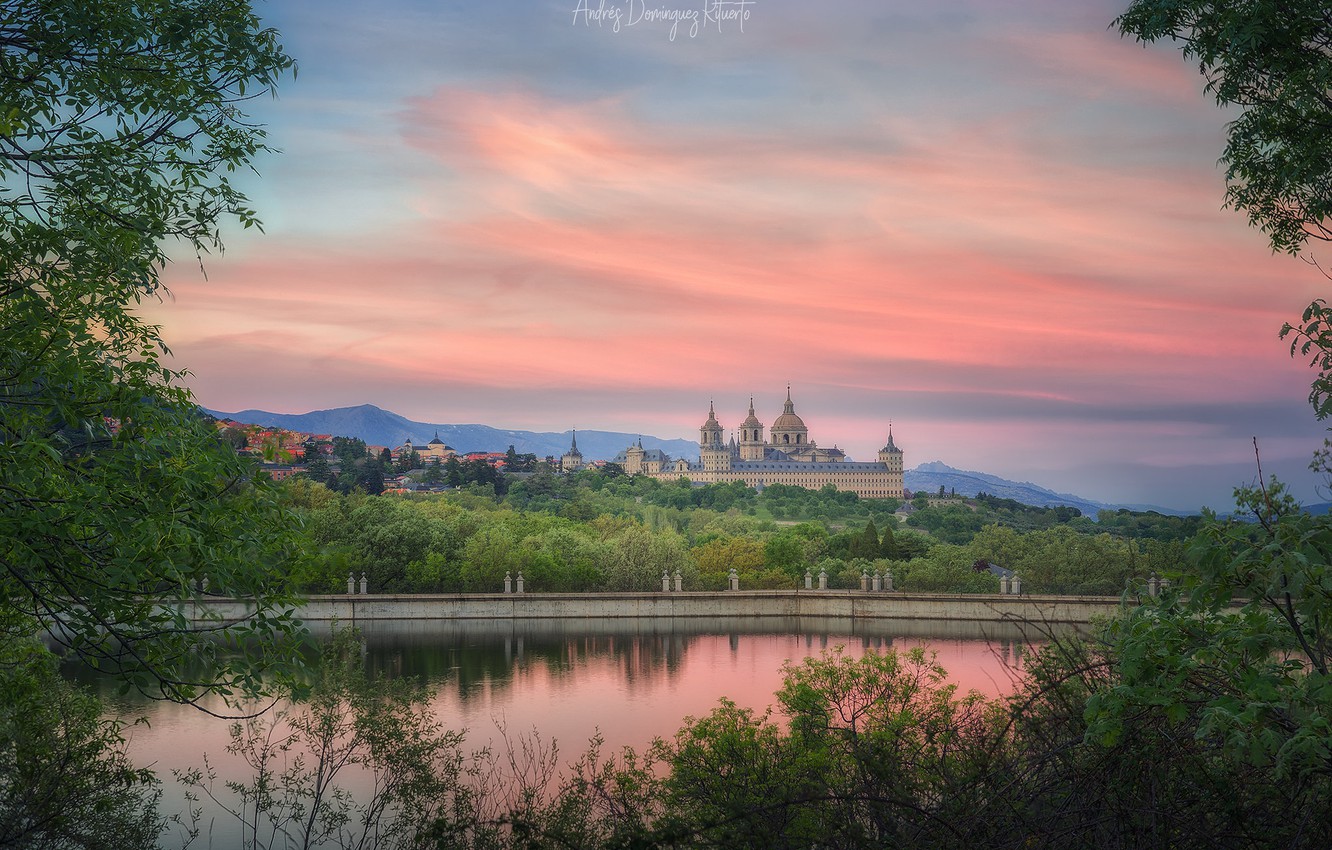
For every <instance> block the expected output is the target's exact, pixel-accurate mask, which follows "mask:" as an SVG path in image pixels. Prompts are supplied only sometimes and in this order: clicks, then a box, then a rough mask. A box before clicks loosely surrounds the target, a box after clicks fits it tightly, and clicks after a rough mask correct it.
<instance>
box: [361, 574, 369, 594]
mask: <svg viewBox="0 0 1332 850" xmlns="http://www.w3.org/2000/svg"><path fill="white" fill-rule="evenodd" d="M369 586H370V578H369V576H367V575H366V574H365V573H361V595H362V596H364V595H365V593H366V588H367V587H369Z"/></svg>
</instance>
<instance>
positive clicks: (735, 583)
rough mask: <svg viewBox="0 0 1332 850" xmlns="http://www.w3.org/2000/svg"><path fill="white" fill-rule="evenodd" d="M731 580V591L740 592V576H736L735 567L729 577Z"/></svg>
mask: <svg viewBox="0 0 1332 850" xmlns="http://www.w3.org/2000/svg"><path fill="white" fill-rule="evenodd" d="M729 578H730V580H731V590H739V589H740V576H739V575H737V574H736V572H735V567H732V568H731V573H730V575H729Z"/></svg>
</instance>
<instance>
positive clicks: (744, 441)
mask: <svg viewBox="0 0 1332 850" xmlns="http://www.w3.org/2000/svg"><path fill="white" fill-rule="evenodd" d="M740 459H741V460H763V423H762V422H760V421H759V420H758V417H757V416H755V415H754V397H753V396H750V398H749V417H748V418H747V419H745V421H744V422H741V423H740Z"/></svg>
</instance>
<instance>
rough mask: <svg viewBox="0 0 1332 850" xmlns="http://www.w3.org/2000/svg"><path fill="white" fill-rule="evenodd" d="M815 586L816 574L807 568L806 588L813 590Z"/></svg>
mask: <svg viewBox="0 0 1332 850" xmlns="http://www.w3.org/2000/svg"><path fill="white" fill-rule="evenodd" d="M813 588H814V575H813V574H812V573H811V572H810V571H809V570H805V590H812V589H813Z"/></svg>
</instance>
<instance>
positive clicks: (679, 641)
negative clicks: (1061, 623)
mask: <svg viewBox="0 0 1332 850" xmlns="http://www.w3.org/2000/svg"><path fill="white" fill-rule="evenodd" d="M312 628H313V630H314V631H315V632H316V634H327V633H328V631H329V629H330V626H329V624H326V623H325V624H314V626H313V627H312ZM359 628H360V629H361V632H362V635H363V636H364V638H365V644H366V664H367V669H369V670H370V671H371V672H374V673H379V674H385V675H389V676H393V677H401V676H407V677H412V678H416V679H419V680H420V681H422V682H423V683H426V684H428V685H430V686H432V687H434V688H436V689H439V690H440V692H441V694H448V695H452V697H453V698H455V699H456V700H457V701H458V702H459V703H460V704H461V705H463V706H467V705H470V704H472V703H475V702H477V701H480V702H484V703H493V702H494V701H495V700H496V699H497V698H498V697H500V696H501V695H503V694H505V693H507V692H509V691H510V690H512V689H513V688H514V687H515V683H517V682H518V681H520V680H521V679H522V678H523V677H525V676H526V677H529V678H530V677H531V676H532V675H534V674H533V671H535V670H538V669H539V670H541V671H542V674H541V675H542V678H543V679H546V680H549V683H550V687H552V688H561V687H563V686H567V685H569V684H570V683H572V682H573V681H574V680H577V679H579V678H580V677H582V676H586V675H587V674H588V673H589V672H590V671H597V672H598V675H613V676H614V677H615V678H616V679H617V680H618V682H619V683H620V685H621V686H622V688H623V689H624V691H625V692H626V693H627V694H631V695H632V694H635V693H638V692H640V691H643V690H645V689H646V690H652V689H655V688H660V687H663V686H669V685H670V684H671V683H672V682H675V681H676V680H678V679H680V678H681V677H682V676H685V675H687V673H688V671H689V670H690V664H689V663H688V662H689V658H690V654H691V652H692V653H694V654H698V650H697V648H698V647H700V646H701V645H702V644H705V643H711V642H713V641H716V640H718V639H724V640H725V641H726V646H727V648H728V649H729V652H730V653H731V654H732V655H733V656H737V657H739V656H742V655H743V656H745V657H749V656H751V655H753V654H754V653H758V654H759V655H760V656H761V657H762V659H763V662H762V663H763V664H766V665H767V666H769V668H770V669H771V670H772V671H774V672H776V671H778V670H779V669H780V667H781V663H782V662H783V661H784V660H786V659H788V658H796V657H805V656H809V655H818V654H819V653H820V652H823V651H826V650H828V649H831V648H832V647H835V646H845V647H847V648H848V650H852V649H854V650H855V652H854V654H860V653H861V652H864V651H868V650H874V651H879V652H882V651H886V650H889V649H894V648H910V647H912V646H915V645H917V644H919V643H924V644H926V645H927V646H931V647H932V648H934V649H935V651H939V649H940V648H948V649H951V650H952V651H951V652H949V653H948V655H949V658H950V659H951V660H953V661H954V662H955V665H956V662H957V661H958V660H961V661H962V662H963V663H962V664H961V666H960V669H956V670H954V671H952V672H954V673H955V675H957V676H959V677H960V678H962V679H964V680H966V679H968V678H973V679H974V677H971V675H970V674H971V672H972V669H973V668H974V667H976V666H978V665H979V666H981V667H985V668H995V669H996V670H997V669H1002V668H1014V669H1016V668H1017V667H1018V666H1019V664H1020V655H1021V649H1022V647H1023V646H1026V645H1028V644H1029V643H1030V642H1032V641H1033V640H1035V641H1040V640H1042V639H1043V638H1044V635H1043V634H1042V633H1041V632H1039V631H1036V630H1033V629H1032V628H1031V627H1029V626H1024V625H1022V624H1018V623H975V622H958V623H939V622H924V623H913V622H901V621H884V620H851V619H835V618H809V617H790V618H772V617H769V618H750V619H739V620H737V619H735V618H727V619H721V618H718V619H706V618H705V619H700V618H690V619H661V618H622V619H614V620H467V621H440V620H395V621H387V620H379V621H367V622H364V623H362V624H360V626H359ZM774 641H775V642H776V644H778V645H779V646H774ZM961 647H965V648H966V649H965V651H959V648H961ZM704 654H706V653H704ZM779 656H780V657H779ZM941 660H944V661H945V662H946V661H947V660H948V659H944V658H941ZM945 666H949V665H948V664H947V663H945ZM992 678H993V677H985V678H984V681H963V682H962V684H963V685H964V687H976V688H978V689H980V690H982V691H985V692H987V693H991V694H994V693H999V692H1001V691H1002V690H1005V688H997V689H996V688H993V687H990V686H988V684H987V683H988V682H989V681H990V679H992ZM718 684H719V685H727V684H729V685H730V686H732V687H738V688H746V687H747V686H748V685H749V684H750V683H749V682H747V681H744V680H741V681H730V682H726V681H725V680H720V681H719V682H718ZM722 695H729V696H732V698H737V697H736V695H734V694H727V693H726V691H725V690H724V689H719V690H718V691H717V694H716V696H719V697H720V696H722ZM754 696H757V697H759V698H760V699H766V698H767V697H770V696H771V692H769V693H767V694H756V695H754Z"/></svg>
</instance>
